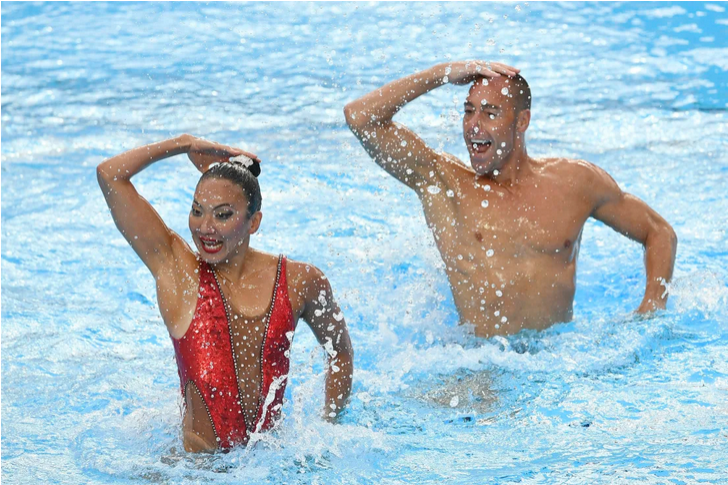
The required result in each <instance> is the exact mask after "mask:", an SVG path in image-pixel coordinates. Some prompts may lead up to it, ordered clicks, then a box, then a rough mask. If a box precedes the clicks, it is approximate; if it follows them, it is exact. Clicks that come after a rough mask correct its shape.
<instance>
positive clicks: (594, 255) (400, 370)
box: [2, 2, 728, 484]
mask: <svg viewBox="0 0 728 485" xmlns="http://www.w3.org/2000/svg"><path fill="white" fill-rule="evenodd" d="M469 58H481V59H492V60H501V61H504V62H507V63H510V64H513V65H515V66H517V67H520V68H521V69H522V73H523V75H524V76H525V77H526V78H527V79H528V80H529V82H530V83H531V86H532V89H533V93H534V102H533V118H532V119H533V121H532V124H531V127H530V129H529V131H528V140H529V153H530V154H531V155H532V156H549V155H563V156H573V157H580V158H584V159H586V160H590V161H592V162H594V163H597V164H598V165H600V166H601V167H603V168H604V169H606V170H607V171H608V172H609V173H610V174H611V175H612V176H613V177H614V178H615V179H616V180H617V182H618V183H619V184H620V186H621V187H623V188H624V189H625V190H627V191H629V192H631V193H633V194H635V195H637V196H639V197H641V198H642V199H644V200H645V201H647V203H649V204H650V205H651V206H652V207H654V208H655V209H656V210H657V211H658V212H660V213H661V214H662V215H663V216H664V217H665V218H666V219H667V220H668V221H669V222H670V223H671V224H672V225H673V227H674V228H675V230H676V232H677V234H678V237H679V239H680V245H679V248H678V258H677V264H676V269H675V278H674V283H673V284H672V285H671V293H672V296H671V298H670V302H669V306H668V310H667V311H666V312H664V313H661V314H659V315H657V316H655V317H654V318H650V319H641V318H636V317H634V316H633V315H632V313H631V312H632V311H633V310H634V309H635V308H636V307H637V306H638V304H639V302H640V300H641V297H642V292H643V288H644V269H643V262H642V250H641V247H640V246H639V245H637V244H635V243H633V242H630V241H628V240H627V239H625V238H623V237H621V236H619V235H618V234H616V233H614V232H612V231H611V230H610V229H608V228H606V227H605V226H603V225H602V224H600V223H596V222H594V221H590V222H589V223H588V224H587V226H586V229H585V231H584V237H583V244H582V250H581V259H580V262H579V268H578V289H577V293H576V303H575V318H574V321H573V322H570V323H566V324H559V325H555V326H553V327H552V328H550V329H548V330H546V331H543V332H522V333H520V334H518V335H515V336H512V337H509V338H493V339H490V340H479V339H476V338H474V337H472V336H470V335H469V334H468V333H467V332H466V331H464V330H463V329H462V328H460V327H458V326H457V317H456V311H455V307H454V305H453V301H452V297H451V295H450V292H449V287H448V284H447V280H446V277H445V274H444V271H443V267H442V263H441V261H440V259H439V256H438V254H437V251H436V249H435V247H434V245H433V243H432V238H431V235H430V234H429V231H428V229H427V227H426V225H425V223H424V218H423V216H422V213H421V210H420V208H419V205H418V201H417V198H416V197H415V195H414V194H413V193H410V192H408V190H407V189H406V188H404V186H401V185H398V184H397V182H395V181H394V180H393V179H391V178H390V177H388V176H387V175H386V174H385V173H384V172H383V171H382V170H381V169H379V168H378V167H377V166H376V165H375V164H374V163H373V162H372V161H371V160H370V159H369V158H368V157H367V155H366V154H365V152H364V150H363V149H362V148H361V146H360V145H359V144H358V142H357V141H356V139H355V138H354V137H353V135H352V134H351V133H350V132H349V131H348V129H347V128H346V126H345V123H344V117H343V113H342V108H343V106H344V105H345V104H346V103H347V102H348V101H350V100H353V99H355V98H356V97H359V96H361V95H363V94H365V93H367V92H369V91H370V90H372V89H374V88H375V87H378V86H380V85H382V84H383V83H385V82H387V81H390V80H393V79H395V78H398V77H401V76H403V75H406V74H409V73H412V72H415V71H416V70H419V69H424V68H427V67H429V66H431V65H433V64H435V63H439V62H444V61H447V60H458V59H469ZM727 71H728V5H726V4H725V3H718V2H712V3H702V2H698V3H691V4H682V3H680V4H676V3H670V4H652V3H649V4H639V3H627V4H614V3H601V4H591V3H589V4H581V3H569V4H550V3H518V4H515V3H509V4H491V3H489V4H480V3H467V4H460V3H447V4H438V3H428V4H418V3H409V4H405V3H386V4H370V3H359V4H352V3H320V4H318V3H316V4H311V3H298V4H268V3H254V4H218V3H214V4H194V3H185V4H167V3H164V4H161V3H131V4H127V3H110V4H96V3H93V4H87V3H83V4H82V3H53V4H50V3H49V4H44V3H39V4H37V3H7V2H5V3H3V5H2V142H3V144H2V480H3V483H8V484H13V483H17V484H25V483H44V484H45V483H47V484H52V483H63V484H86V483H169V484H177V483H183V482H184V483H205V484H208V483H211V484H222V483H261V484H266V483H270V484H274V483H276V484H277V483H289V484H292V483H301V484H304V483H305V484H309V483H314V484H354V483H356V484H381V483H384V484H400V483H418V484H441V483H463V484H465V483H468V484H469V483H511V482H513V483H589V484H594V483H627V482H629V483H634V482H635V481H638V482H641V483H664V484H672V483H675V484H686V483H699V482H704V483H728V471H727V470H728V453H727V450H728V444H727V443H728V251H726V247H728V235H727V233H726V230H727V229H728V197H727V196H726V189H727V188H728V133H727V131H728V130H727V128H728V119H727V116H726V113H727V109H728V72H727ZM466 92H467V88H466V87H460V88H457V87H443V88H440V89H438V90H436V91H435V92H433V93H430V94H429V95H426V96H424V97H422V98H420V99H418V100H417V101H416V102H414V103H412V105H411V106H408V107H407V108H406V109H405V110H404V111H403V112H402V113H401V114H400V115H399V120H400V121H401V122H403V123H405V124H408V125H409V126H411V127H412V128H413V129H415V131H417V132H418V133H420V134H422V136H423V137H424V138H425V139H426V140H427V141H428V142H429V143H430V144H431V145H432V146H434V147H437V148H439V149H442V150H446V151H448V152H451V153H454V154H455V155H457V156H458V157H460V158H461V159H466V157H467V153H466V150H465V146H464V143H463V142H462V138H461V125H460V117H461V110H462V102H463V100H464V97H465V95H466ZM183 132H188V133H192V134H195V135H198V136H204V137H206V138H209V139H213V140H217V141H220V142H223V143H228V144H233V145H238V146H240V147H242V148H247V149H250V150H251V151H254V152H255V153H257V154H258V155H259V156H260V157H261V158H262V159H263V174H262V175H261V179H260V180H261V184H262V189H263V212H264V218H263V224H262V229H261V231H260V234H259V235H258V236H256V237H255V238H254V240H253V245H254V246H256V247H258V248H260V249H263V250H267V251H271V252H274V253H278V252H284V253H286V254H287V255H289V256H290V257H291V258H294V259H299V260H305V261H310V262H312V263H314V264H316V265H317V266H319V267H320V268H322V269H323V270H324V272H325V273H326V274H327V275H328V276H329V278H330V280H331V282H332V284H333V287H334V289H335V293H336V295H337V298H338V300H339V302H340V304H341V305H342V308H343V309H344V312H345V315H346V318H347V322H348V324H349V328H350V332H351V335H352V339H353V343H354V347H355V352H356V357H355V359H356V361H355V362H356V374H355V383H354V390H353V395H352V399H351V403H350V407H349V410H348V412H347V413H346V415H345V416H344V418H343V420H342V423H341V424H339V425H329V424H324V423H322V422H321V421H320V420H319V419H318V417H317V416H318V414H319V409H320V407H321V403H322V393H323V392H322V389H323V362H324V357H323V352H322V351H321V350H320V348H319V347H318V346H317V345H316V343H315V339H314V338H313V336H312V334H311V332H310V331H309V330H308V329H307V328H306V326H305V324H304V323H303V322H302V323H301V326H300V327H299V331H298V336H297V337H296V341H295V344H294V349H293V356H292V360H293V370H292V374H291V383H290V385H289V388H288V391H287V397H288V401H287V403H286V405H285V407H284V416H285V417H284V420H283V423H282V426H281V429H280V431H278V432H275V433H272V434H267V435H262V436H257V437H255V439H254V442H255V443H254V445H253V446H250V447H248V448H245V449H243V448H240V449H236V450H234V451H233V452H231V453H229V454H217V455H212V456H209V455H206V456H195V455H191V454H187V453H185V452H183V451H181V441H180V437H179V423H180V400H179V387H178V386H179V380H178V377H177V372H176V367H175V362H174V357H173V349H172V345H171V341H170V339H169V337H168V336H167V334H166V331H165V328H164V326H163V324H162V321H161V318H160V316H159V314H158V311H157V309H156V304H155V292H154V286H153V281H152V278H151V277H150V275H149V274H148V272H147V270H146V269H145V268H144V267H143V265H142V263H141V262H140V261H139V260H138V259H137V257H136V256H135V255H134V253H133V252H132V250H131V249H130V248H129V247H128V245H127V244H126V242H125V241H124V240H123V238H122V237H121V235H120V234H119V233H118V232H117V230H116V229H115V227H114V225H113V222H112V220H111V217H110V215H109V213H108V210H107V208H106V206H105V204H104V202H103V198H102V195H101V192H100V190H99V189H98V186H97V184H96V180H95V171H94V169H95V167H96V165H97V164H98V163H99V162H100V161H101V160H103V159H104V158H106V157H109V156H111V155H113V154H116V153H119V152H121V151H123V150H126V149H129V148H132V147H134V146H137V145H141V144H145V143H150V142H152V141H156V140H160V139H163V138H166V137H169V136H172V135H176V134H179V133H183ZM135 180H136V183H137V187H138V188H139V190H140V192H141V193H142V194H144V195H145V196H146V197H147V198H148V199H149V200H150V201H151V202H152V203H153V204H154V206H155V207H156V208H157V210H158V211H159V212H160V214H161V215H162V217H163V218H164V219H165V221H167V223H168V224H169V225H170V226H171V227H172V228H173V229H174V230H176V231H177V232H179V233H180V234H181V235H183V236H184V237H186V238H188V239H189V233H188V230H187V212H188V210H189V205H190V202H191V195H192V192H193V189H194V186H195V183H196V181H197V174H196V171H195V169H194V168H193V167H192V165H191V164H190V163H189V162H187V161H186V160H185V159H184V158H183V157H179V158H177V159H172V160H168V161H165V162H162V163H159V164H157V165H155V166H153V167H152V168H150V169H149V170H147V171H146V172H144V173H143V174H142V175H140V176H138V177H137V178H136V179H135Z"/></svg>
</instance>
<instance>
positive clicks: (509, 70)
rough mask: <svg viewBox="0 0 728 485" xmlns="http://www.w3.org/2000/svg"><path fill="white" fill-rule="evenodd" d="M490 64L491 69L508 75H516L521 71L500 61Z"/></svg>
mask: <svg viewBox="0 0 728 485" xmlns="http://www.w3.org/2000/svg"><path fill="white" fill-rule="evenodd" d="M490 66H491V69H493V70H494V71H497V72H500V73H501V74H506V75H508V76H515V75H516V74H518V73H519V72H520V69H517V68H515V67H511V66H509V65H507V64H502V63H500V62H491V63H490Z"/></svg>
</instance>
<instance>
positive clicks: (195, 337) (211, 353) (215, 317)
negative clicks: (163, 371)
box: [172, 256, 295, 449]
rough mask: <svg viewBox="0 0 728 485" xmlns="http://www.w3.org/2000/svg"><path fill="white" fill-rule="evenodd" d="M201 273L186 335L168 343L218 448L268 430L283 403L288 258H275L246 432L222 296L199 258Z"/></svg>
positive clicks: (289, 332) (289, 315)
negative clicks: (251, 423)
mask: <svg viewBox="0 0 728 485" xmlns="http://www.w3.org/2000/svg"><path fill="white" fill-rule="evenodd" d="M199 271H200V288H199V293H198V298H197V307H196V308H195V315H194V317H193V318H192V323H191V324H190V327H189V329H188V330H187V332H186V333H185V335H184V336H183V337H182V338H181V339H179V340H178V339H175V338H172V343H173V344H174V351H175V355H176V357H177V369H178V371H179V378H180V385H181V388H182V396H183V397H184V396H185V391H186V389H187V385H188V384H191V385H192V386H193V389H194V390H195V391H196V392H198V393H199V395H200V396H201V397H202V399H203V401H204V403H205V407H206V408H207V414H208V415H209V417H210V421H211V422H212V426H213V429H214V431H215V437H216V438H217V443H218V445H219V447H220V448H222V449H229V448H231V447H233V446H235V445H238V444H246V443H247V442H248V439H249V438H250V433H252V432H258V431H262V430H267V429H270V428H271V427H272V426H273V424H274V423H275V420H276V419H277V418H278V417H279V415H280V411H281V407H282V406H283V394H284V392H285V389H286V382H287V380H288V369H289V365H290V360H289V349H290V347H291V341H292V340H293V331H294V328H295V327H294V321H293V310H292V308H291V301H290V300H289V298H288V283H287V281H286V258H285V257H284V256H280V258H279V260H278V273H277V274H276V282H275V286H274V290H273V301H272V303H271V306H270V309H269V310H268V315H266V317H265V320H264V322H263V324H264V325H265V332H264V335H263V347H262V355H261V359H260V366H261V386H260V396H259V401H258V414H257V418H256V420H255V422H256V425H255V429H254V430H248V429H247V427H246V425H245V418H244V413H243V403H242V400H241V398H240V388H239V387H238V371H237V369H238V366H237V362H236V359H235V354H234V353H233V351H232V348H233V336H232V333H231V327H230V321H229V315H228V313H227V306H226V304H225V297H224V296H223V294H222V291H221V290H220V285H219V283H218V281H217V276H216V275H215V272H214V270H213V269H212V268H211V267H210V265H209V264H207V263H206V262H204V261H200V267H199Z"/></svg>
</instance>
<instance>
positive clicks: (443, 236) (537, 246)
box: [344, 61, 677, 337]
mask: <svg viewBox="0 0 728 485" xmlns="http://www.w3.org/2000/svg"><path fill="white" fill-rule="evenodd" d="M448 83H451V84H457V85H464V84H469V83H473V84H472V86H471V88H470V92H469V95H468V98H467V100H466V102H465V113H464V115H463V136H464V138H465V143H466V145H467V148H468V153H469V155H470V167H468V166H466V165H465V164H463V163H462V162H461V161H460V160H458V159H457V158H456V157H454V156H453V155H450V154H448V153H437V152H436V151H435V150H433V149H432V148H430V147H429V146H427V145H426V144H425V142H424V141H423V140H422V139H420V138H419V137H418V136H417V135H416V134H415V133H413V132H412V131H410V130H409V129H408V128H406V127H405V126H403V125H400V124H398V123H395V122H393V121H392V118H393V117H394V115H395V114H396V113H397V112H398V111H399V110H400V109H401V108H402V107H404V106H405V105H406V104H407V103H409V102H410V101H412V100H414V99H416V98H418V97H419V96H421V95H423V94H425V93H427V92H429V91H431V90H433V89H435V88H437V87H439V86H442V85H444V84H448ZM530 108H531V93H530V89H529V87H528V84H527V83H526V81H525V79H523V78H522V77H521V76H520V75H519V74H518V69H515V68H512V67H510V66H506V65H504V64H499V63H487V62H483V61H469V62H453V63H446V64H439V65H436V66H434V67H432V68H430V69H427V70H425V71H422V72H419V73H417V74H413V75H411V76H407V77H405V78H402V79H400V80H397V81H394V82H391V83H389V84H387V85H385V86H384V87H382V88H380V89H376V90H375V91H373V92H371V93H369V94H367V95H366V96H363V97H362V98H360V99H358V100H356V101H353V102H351V103H349V104H348V105H347V106H346V108H345V109H344V113H345V115H346V122H347V123H348V125H349V127H350V128H351V130H352V131H353V132H354V134H355V135H356V136H357V138H358V139H359V141H361V143H362V145H363V146H364V148H365V150H366V151H367V152H368V153H369V155H370V156H371V157H372V158H373V159H374V161H375V162H377V164H379V166H381V167H382V168H383V169H385V170H386V171H387V172H389V174H390V175H392V176H393V177H395V178H396V179H397V180H399V181H400V182H402V183H404V184H405V185H407V186H408V187H410V188H411V189H412V190H414V191H415V192H416V193H417V195H418V196H419V198H420V201H421V202H422V208H423V210H424V212H425V218H426V220H427V223H428V225H429V226H430V228H431V229H432V233H433V235H434V237H435V243H436V245H437V248H438V250H439V251H440V255H441V256H442V259H443V261H444V262H445V267H446V272H447V276H448V279H449V281H450V286H451V288H452V291H453V295H454V299H455V304H456V306H457V308H458V312H459V314H460V319H461V323H469V324H472V325H473V326H474V327H475V333H476V335H479V336H483V337H489V336H492V335H499V334H501V335H502V334H512V333H516V332H518V331H519V330H521V329H522V328H533V329H542V328H545V327H547V326H549V325H551V324H553V323H556V322H564V321H568V320H571V318H572V309H573V300H574V292H575V290H576V281H575V278H576V259H577V256H578V253H579V243H580V241H581V233H582V230H583V228H584V223H585V222H586V220H587V219H588V218H589V217H594V218H595V219H597V220H600V221H602V222H604V223H605V224H607V225H608V226H610V227H611V228H613V229H614V230H616V231H618V232H620V233H622V234H624V235H625V236H627V237H629V238H630V239H633V240H635V241H638V242H640V243H642V245H643V246H644V248H645V266H646V272H647V286H646V291H645V296H644V299H643V300H642V303H641V304H640V306H639V308H638V309H637V311H638V312H639V313H647V312H650V311H652V310H655V309H662V308H665V303H666V301H667V292H666V286H665V285H666V283H667V282H668V281H670V278H671V276H672V270H673V265H674V262H675V251H676V248H677V237H676V235H675V232H674V231H673V230H672V227H670V225H669V224H668V223H667V222H666V221H665V220H664V219H663V218H662V217H660V215H659V214H657V212H655V211H654V210H652V209H651V208H650V207H648V206H647V204H645V203H644V202H642V201H641V200H639V199H638V198H637V197H634V196H632V195H630V194H627V193H624V192H622V191H621V190H620V188H619V186H617V184H616V183H615V182H614V180H613V179H612V178H611V177H610V176H609V175H608V174H607V173H606V172H604V171H603V170H601V169H600V168H598V167H596V166H594V165H592V164H590V163H588V162H585V161H582V160H570V159H565V158H552V159H535V158H531V157H529V156H528V153H527V151H526V137H525V135H526V130H527V129H528V125H529V121H530V118H531V111H530Z"/></svg>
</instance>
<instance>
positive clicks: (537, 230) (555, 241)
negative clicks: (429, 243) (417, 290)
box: [425, 185, 591, 259]
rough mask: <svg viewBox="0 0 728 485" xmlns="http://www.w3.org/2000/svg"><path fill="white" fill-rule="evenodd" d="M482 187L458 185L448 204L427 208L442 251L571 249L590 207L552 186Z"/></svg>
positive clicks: (517, 252) (512, 253) (560, 252)
mask: <svg viewBox="0 0 728 485" xmlns="http://www.w3.org/2000/svg"><path fill="white" fill-rule="evenodd" d="M487 187H488V186H485V188H484V187H483V186H477V185H473V187H466V188H462V189H461V190H460V191H459V193H456V194H453V197H452V198H453V199H454V200H453V201H452V202H451V203H450V204H449V205H448V206H447V207H436V206H435V204H433V206H432V207H429V208H426V210H425V212H426V217H427V219H428V222H429V223H430V226H431V227H432V229H433V231H434V232H435V235H436V240H437V243H438V246H439V247H440V250H441V252H442V251H443V250H444V251H445V252H446V253H450V252H453V253H457V254H462V253H463V252H464V251H467V252H468V254H470V255H474V256H477V255H479V254H480V253H481V252H482V253H484V254H485V255H486V257H489V256H496V255H498V254H501V255H506V254H507V255H509V256H510V257H519V256H526V255H529V254H553V255H563V256H565V257H567V258H569V255H571V254H574V252H575V249H576V246H577V245H578V242H579V238H580V235H581V230H582V228H583V226H584V223H585V221H586V220H587V218H588V217H589V215H590V212H591V207H590V206H589V205H588V202H587V201H586V200H583V199H580V197H579V196H578V194H575V193H573V192H569V191H568V190H558V189H557V188H556V187H553V186H547V187H543V188H540V189H539V187H533V186H532V187H523V188H519V189H518V190H514V191H507V190H502V189H501V190H494V189H492V188H487ZM428 209H429V210H428ZM438 209H442V210H438ZM428 212H430V214H428ZM471 257H472V256H471ZM476 259H479V258H476Z"/></svg>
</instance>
